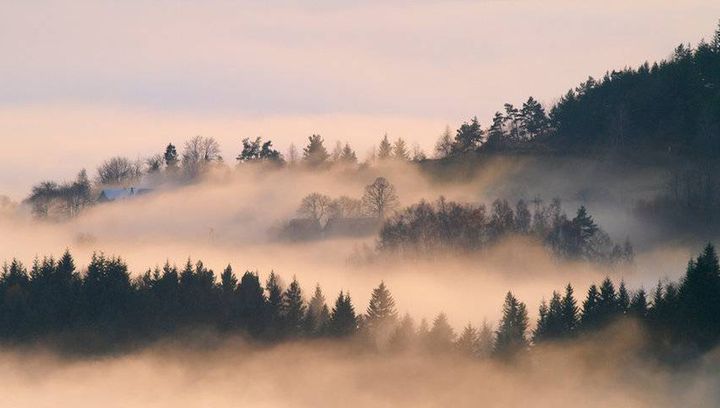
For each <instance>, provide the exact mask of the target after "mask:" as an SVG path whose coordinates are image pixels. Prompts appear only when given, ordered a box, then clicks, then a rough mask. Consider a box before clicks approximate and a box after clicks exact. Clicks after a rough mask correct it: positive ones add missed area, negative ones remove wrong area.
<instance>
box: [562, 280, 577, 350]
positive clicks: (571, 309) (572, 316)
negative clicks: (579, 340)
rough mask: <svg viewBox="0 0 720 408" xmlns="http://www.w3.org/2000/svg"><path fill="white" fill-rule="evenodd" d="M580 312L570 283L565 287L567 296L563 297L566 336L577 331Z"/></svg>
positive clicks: (563, 318) (563, 319) (564, 331)
mask: <svg viewBox="0 0 720 408" xmlns="http://www.w3.org/2000/svg"><path fill="white" fill-rule="evenodd" d="M578 312H579V309H578V307H577V301H576V300H575V295H574V290H573V287H572V285H570V284H569V283H568V284H567V286H566V287H565V296H563V298H562V322H563V333H564V335H565V337H569V336H572V335H573V333H575V330H576V328H577V325H578Z"/></svg>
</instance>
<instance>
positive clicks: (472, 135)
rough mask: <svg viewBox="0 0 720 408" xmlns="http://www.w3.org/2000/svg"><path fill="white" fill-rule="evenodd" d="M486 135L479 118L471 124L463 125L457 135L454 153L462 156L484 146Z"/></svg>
mask: <svg viewBox="0 0 720 408" xmlns="http://www.w3.org/2000/svg"><path fill="white" fill-rule="evenodd" d="M484 135H485V132H484V131H483V130H482V127H480V122H479V121H478V118H477V117H474V118H472V119H471V120H470V123H468V122H465V123H463V124H462V125H461V126H460V128H459V129H458V130H457V134H456V135H455V142H454V143H453V147H452V153H453V154H462V153H468V152H473V151H475V150H476V149H477V148H479V147H480V145H481V144H482V142H483V136H484Z"/></svg>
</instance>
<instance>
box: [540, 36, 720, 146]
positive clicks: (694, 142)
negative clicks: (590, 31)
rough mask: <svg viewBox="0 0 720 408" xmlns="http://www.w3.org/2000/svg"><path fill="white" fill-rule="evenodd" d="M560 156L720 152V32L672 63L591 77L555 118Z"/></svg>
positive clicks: (553, 140)
mask: <svg viewBox="0 0 720 408" xmlns="http://www.w3.org/2000/svg"><path fill="white" fill-rule="evenodd" d="M550 121H551V126H552V127H553V128H554V131H553V132H551V133H550V134H549V135H548V137H547V138H546V139H545V140H542V141H540V140H538V142H542V143H546V144H547V145H548V146H550V147H551V148H553V149H555V150H573V151H588V150H596V149H607V148H614V149H617V150H620V151H623V150H637V149H642V150H650V151H653V150H654V151H669V152H677V153H683V154H688V153H689V154H693V155H694V154H703V155H706V154H712V155H716V154H718V153H720V28H719V29H718V31H717V32H716V33H715V36H714V38H713V40H712V41H711V42H710V43H707V42H705V41H701V42H700V44H698V46H697V47H695V48H692V47H691V46H690V45H680V46H678V47H677V48H676V49H675V51H674V52H673V54H672V57H671V58H669V59H668V60H664V61H661V62H659V63H654V64H652V65H650V64H648V63H647V62H646V63H645V64H643V65H641V66H640V67H639V68H637V69H628V68H626V69H624V70H622V71H612V72H609V73H607V74H605V76H604V77H603V78H602V79H599V80H595V79H593V78H588V80H587V81H585V82H583V83H582V84H580V86H578V87H577V88H575V89H573V90H570V91H568V92H567V94H565V96H563V97H562V98H561V100H560V101H559V102H558V103H557V104H556V105H555V106H554V107H553V108H552V109H551V111H550Z"/></svg>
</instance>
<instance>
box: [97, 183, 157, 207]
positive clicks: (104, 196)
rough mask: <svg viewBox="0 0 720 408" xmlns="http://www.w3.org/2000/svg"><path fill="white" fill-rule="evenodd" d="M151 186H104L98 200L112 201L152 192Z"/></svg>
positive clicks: (101, 201)
mask: <svg viewBox="0 0 720 408" xmlns="http://www.w3.org/2000/svg"><path fill="white" fill-rule="evenodd" d="M151 191H152V189H149V188H135V187H129V188H104V189H102V190H101V191H100V195H99V196H98V199H97V201H98V202H99V203H107V202H111V201H118V200H126V199H129V198H134V197H137V196H140V195H143V194H147V193H149V192H151Z"/></svg>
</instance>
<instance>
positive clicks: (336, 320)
mask: <svg viewBox="0 0 720 408" xmlns="http://www.w3.org/2000/svg"><path fill="white" fill-rule="evenodd" d="M357 328H358V320H357V316H356V315H355V307H353V305H352V301H351V300H350V294H349V293H348V294H346V295H344V294H343V292H342V291H341V292H340V295H338V298H337V300H336V301H335V307H333V310H332V313H331V315H330V330H329V331H330V334H332V335H333V336H337V337H344V336H350V335H353V334H355V332H356V331H357Z"/></svg>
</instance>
